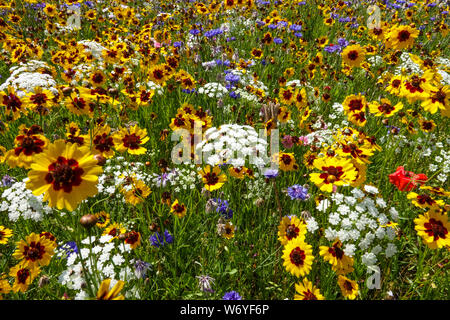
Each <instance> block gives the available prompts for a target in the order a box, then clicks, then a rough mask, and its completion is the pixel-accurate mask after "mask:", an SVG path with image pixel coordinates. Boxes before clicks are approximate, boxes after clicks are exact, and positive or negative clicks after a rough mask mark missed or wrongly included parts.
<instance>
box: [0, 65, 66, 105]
mask: <svg viewBox="0 0 450 320" xmlns="http://www.w3.org/2000/svg"><path fill="white" fill-rule="evenodd" d="M42 70H51V68H50V67H49V66H48V64H46V63H45V62H43V61H39V60H30V61H28V62H27V63H23V62H21V63H20V64H19V65H18V66H14V67H12V68H10V69H9V71H10V73H11V74H10V76H9V77H8V78H7V79H6V80H5V82H4V83H3V84H1V85H0V91H4V90H6V89H7V88H8V86H12V87H13V88H14V89H15V90H16V92H17V95H18V96H19V97H23V96H25V95H26V93H27V92H34V89H35V88H36V87H39V88H42V89H48V90H50V91H51V92H52V93H53V94H58V89H57V85H56V81H55V79H53V77H52V76H51V75H50V74H47V73H41V72H39V71H42Z"/></svg>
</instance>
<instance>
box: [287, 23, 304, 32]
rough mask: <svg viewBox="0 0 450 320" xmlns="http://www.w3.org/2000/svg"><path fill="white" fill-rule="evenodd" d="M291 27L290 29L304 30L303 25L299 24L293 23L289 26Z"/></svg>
mask: <svg viewBox="0 0 450 320" xmlns="http://www.w3.org/2000/svg"><path fill="white" fill-rule="evenodd" d="M289 29H290V30H292V31H296V32H297V31H302V26H301V25H299V24H292V25H291V26H290V27H289Z"/></svg>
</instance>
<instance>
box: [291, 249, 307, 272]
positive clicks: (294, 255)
mask: <svg viewBox="0 0 450 320" xmlns="http://www.w3.org/2000/svg"><path fill="white" fill-rule="evenodd" d="M289 258H291V262H292V264H295V265H296V266H297V267H298V266H301V265H303V263H304V261H305V258H306V254H305V251H303V250H302V249H300V247H296V248H295V249H293V250H292V251H291V253H290V254H289Z"/></svg>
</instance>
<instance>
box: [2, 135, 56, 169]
mask: <svg viewBox="0 0 450 320" xmlns="http://www.w3.org/2000/svg"><path fill="white" fill-rule="evenodd" d="M14 144H15V147H14V148H13V149H11V150H9V151H8V152H7V153H6V154H5V161H6V162H7V163H8V165H9V166H10V167H11V168H15V167H23V168H26V169H28V168H30V165H31V163H32V162H33V161H34V157H35V156H36V155H38V154H41V153H42V152H44V150H45V148H47V146H48V144H49V141H48V139H47V138H46V137H45V136H43V135H41V134H32V132H31V131H30V134H19V135H18V136H17V137H16V139H15V140H14Z"/></svg>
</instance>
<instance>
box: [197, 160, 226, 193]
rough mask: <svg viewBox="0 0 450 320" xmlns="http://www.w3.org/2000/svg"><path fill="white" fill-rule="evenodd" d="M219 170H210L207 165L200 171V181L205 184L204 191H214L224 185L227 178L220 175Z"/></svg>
mask: <svg viewBox="0 0 450 320" xmlns="http://www.w3.org/2000/svg"><path fill="white" fill-rule="evenodd" d="M221 172H222V171H221V170H220V168H219V167H218V166H215V167H214V168H213V169H212V170H211V166H210V165H207V166H206V167H205V168H204V169H202V170H201V171H200V174H201V176H202V181H203V183H204V184H205V189H206V190H208V191H214V190H217V189H220V188H221V187H222V186H223V185H224V183H225V182H226V181H227V176H226V175H225V174H223V173H222V174H221Z"/></svg>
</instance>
